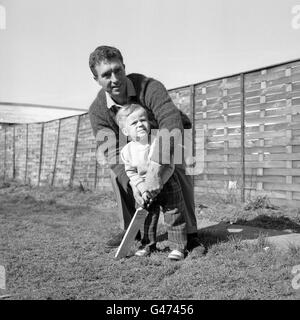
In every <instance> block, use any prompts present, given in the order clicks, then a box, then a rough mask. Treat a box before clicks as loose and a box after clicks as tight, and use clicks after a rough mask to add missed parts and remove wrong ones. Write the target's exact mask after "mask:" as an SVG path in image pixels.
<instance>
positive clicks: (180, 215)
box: [141, 172, 187, 251]
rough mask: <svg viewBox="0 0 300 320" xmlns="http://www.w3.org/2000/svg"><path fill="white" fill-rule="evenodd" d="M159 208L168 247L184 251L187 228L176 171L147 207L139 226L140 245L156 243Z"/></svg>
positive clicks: (148, 245) (149, 245)
mask: <svg viewBox="0 0 300 320" xmlns="http://www.w3.org/2000/svg"><path fill="white" fill-rule="evenodd" d="M160 208H161V209H162V212H163V214H164V221H165V224H166V225H167V231H168V240H169V241H170V248H171V249H172V250H173V249H177V250H181V251H184V250H185V248H186V245H187V228H186V222H185V218H184V208H185V206H184V202H183V195H182V190H181V186H180V183H179V179H178V177H177V174H176V172H174V174H173V175H172V176H171V177H170V179H169V180H168V181H167V182H166V183H165V185H164V187H163V189H162V191H161V192H160V193H159V194H158V196H157V197H156V198H155V199H154V201H153V202H152V203H151V205H150V207H149V208H148V211H149V214H148V216H147V218H146V220H145V224H144V227H143V228H141V236H142V245H144V246H146V247H151V246H153V245H154V244H155V243H156V233H157V224H158V218H159V213H160Z"/></svg>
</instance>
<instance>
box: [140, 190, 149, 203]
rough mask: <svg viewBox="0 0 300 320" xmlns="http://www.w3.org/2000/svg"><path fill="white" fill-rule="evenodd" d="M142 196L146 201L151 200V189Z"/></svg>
mask: <svg viewBox="0 0 300 320" xmlns="http://www.w3.org/2000/svg"><path fill="white" fill-rule="evenodd" d="M142 198H143V200H144V203H147V202H150V201H151V194H150V192H149V191H145V192H143V194H142Z"/></svg>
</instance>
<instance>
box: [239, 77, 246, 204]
mask: <svg viewBox="0 0 300 320" xmlns="http://www.w3.org/2000/svg"><path fill="white" fill-rule="evenodd" d="M240 82H241V167H242V173H241V175H242V186H241V201H242V202H245V75H244V73H241V75H240Z"/></svg>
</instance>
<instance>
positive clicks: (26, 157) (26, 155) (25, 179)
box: [24, 124, 28, 183]
mask: <svg viewBox="0 0 300 320" xmlns="http://www.w3.org/2000/svg"><path fill="white" fill-rule="evenodd" d="M25 148H26V151H25V173H24V182H25V183H26V181H27V163H28V124H26V142H25Z"/></svg>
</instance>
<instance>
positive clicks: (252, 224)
mask: <svg viewBox="0 0 300 320" xmlns="http://www.w3.org/2000/svg"><path fill="white" fill-rule="evenodd" d="M292 232H300V225H299V224H297V223H295V222H293V221H292V220H290V219H289V218H287V217H270V216H267V215H260V216H258V217H255V218H254V219H252V220H243V219H239V220H237V222H236V223H230V222H224V221H222V222H220V223H217V224H215V225H212V226H208V227H205V228H201V229H198V239H199V242H200V245H198V246H201V245H202V246H204V248H205V251H204V253H207V251H208V250H209V248H210V247H211V246H213V245H215V244H218V243H220V242H227V241H230V239H232V237H235V238H239V239H241V240H247V239H248V240H251V239H258V238H259V237H261V236H264V237H272V236H280V235H286V234H291V233H292ZM167 238H168V235H167V233H162V234H160V235H159V236H158V242H160V241H165V240H167ZM198 246H195V247H194V248H193V249H195V248H197V247H198Z"/></svg>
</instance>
